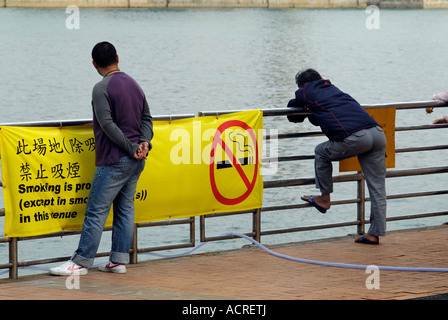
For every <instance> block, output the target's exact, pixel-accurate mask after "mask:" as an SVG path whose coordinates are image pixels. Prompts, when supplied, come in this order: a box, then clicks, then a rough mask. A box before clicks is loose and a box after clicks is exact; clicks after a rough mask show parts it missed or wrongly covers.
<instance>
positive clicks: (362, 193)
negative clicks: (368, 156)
mask: <svg viewBox="0 0 448 320" xmlns="http://www.w3.org/2000/svg"><path fill="white" fill-rule="evenodd" d="M358 174H360V175H361V177H360V179H359V180H358V182H357V185H358V200H359V202H358V204H357V215H358V230H357V231H358V234H364V232H365V225H366V186H365V183H364V181H365V179H364V174H363V173H362V171H359V172H358Z"/></svg>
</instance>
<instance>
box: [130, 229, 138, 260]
mask: <svg viewBox="0 0 448 320" xmlns="http://www.w3.org/2000/svg"><path fill="white" fill-rule="evenodd" d="M137 230H138V228H137V224H136V223H134V236H133V237H132V244H131V252H130V253H129V262H130V263H131V264H137V260H138V259H137V256H138V252H137V250H138V244H137Z"/></svg>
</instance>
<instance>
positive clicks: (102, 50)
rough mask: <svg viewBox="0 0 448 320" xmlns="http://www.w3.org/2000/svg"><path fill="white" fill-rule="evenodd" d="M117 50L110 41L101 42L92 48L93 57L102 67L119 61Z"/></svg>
mask: <svg viewBox="0 0 448 320" xmlns="http://www.w3.org/2000/svg"><path fill="white" fill-rule="evenodd" d="M116 58H117V50H115V47H114V46H113V45H112V44H111V43H109V42H106V41H104V42H100V43H97V44H96V45H95V47H93V49H92V59H93V61H95V63H96V64H97V65H98V66H99V67H101V68H105V67H108V66H110V65H111V64H114V63H115V62H116V61H117V59H116Z"/></svg>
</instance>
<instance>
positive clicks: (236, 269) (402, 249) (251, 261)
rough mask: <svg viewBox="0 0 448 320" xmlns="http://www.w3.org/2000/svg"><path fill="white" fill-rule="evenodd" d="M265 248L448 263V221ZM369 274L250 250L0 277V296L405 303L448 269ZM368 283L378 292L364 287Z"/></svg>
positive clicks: (371, 261)
mask: <svg viewBox="0 0 448 320" xmlns="http://www.w3.org/2000/svg"><path fill="white" fill-rule="evenodd" d="M270 249H271V250H273V251H275V252H278V253H281V254H285V255H288V256H291V257H296V258H305V259H311V260H320V261H326V262H340V263H349V264H361V265H377V266H379V265H381V266H399V267H427V268H429V267H431V268H448V255H447V252H448V226H441V227H434V228H426V229H422V230H409V231H403V232H393V233H390V234H388V236H387V237H385V238H382V242H381V244H380V245H363V244H356V243H354V242H353V239H352V238H348V237H347V238H340V239H330V240H327V241H312V242H306V243H294V244H288V245H283V246H275V247H271V248H270ZM373 275H374V274H373V273H366V270H365V269H347V268H340V267H327V266H318V265H313V264H307V263H300V262H295V261H290V260H286V259H282V258H278V257H275V256H273V255H270V254H269V253H267V252H265V251H263V250H261V249H259V248H258V247H255V248H249V249H241V250H235V251H228V252H220V253H207V254H198V255H192V256H188V257H182V258H173V259H162V260H157V261H150V262H148V261H146V262H141V263H139V264H136V265H129V266H128V270H127V273H126V274H109V273H104V272H100V271H98V270H96V269H92V270H90V271H89V274H88V275H86V276H81V277H80V279H79V289H72V290H69V289H67V287H66V282H67V279H68V277H62V276H60V277H58V276H50V275H47V274H42V275H36V276H27V277H23V278H20V279H19V280H9V279H6V280H0V300H93V299H100V300H105V299H107V300H111V299H115V300H128V299H137V300H190V301H191V300H234V299H236V300H406V299H415V298H421V297H431V296H435V295H442V296H439V298H440V297H446V294H448V273H444V272H410V271H384V270H380V271H379V274H377V275H378V278H377V279H376V280H375V281H374V282H372V281H370V279H372V278H369V279H368V277H369V276H373ZM366 281H367V283H368V284H379V289H374V288H373V289H368V288H367V286H366ZM70 283H71V282H70ZM73 284H74V282H73ZM444 295H445V296H444ZM196 303H198V302H197V301H196Z"/></svg>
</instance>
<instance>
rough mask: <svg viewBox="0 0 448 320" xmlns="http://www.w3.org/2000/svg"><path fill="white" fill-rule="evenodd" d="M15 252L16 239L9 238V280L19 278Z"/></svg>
mask: <svg viewBox="0 0 448 320" xmlns="http://www.w3.org/2000/svg"><path fill="white" fill-rule="evenodd" d="M17 252H18V250H17V238H11V241H9V263H10V264H11V267H10V268H9V278H10V279H18V278H19V270H18V257H17Z"/></svg>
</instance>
